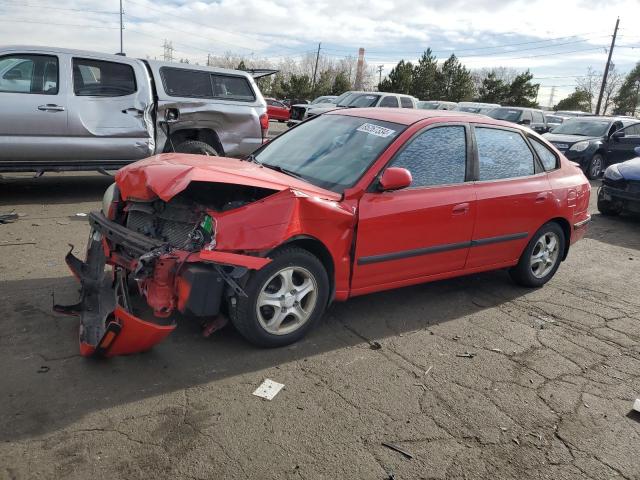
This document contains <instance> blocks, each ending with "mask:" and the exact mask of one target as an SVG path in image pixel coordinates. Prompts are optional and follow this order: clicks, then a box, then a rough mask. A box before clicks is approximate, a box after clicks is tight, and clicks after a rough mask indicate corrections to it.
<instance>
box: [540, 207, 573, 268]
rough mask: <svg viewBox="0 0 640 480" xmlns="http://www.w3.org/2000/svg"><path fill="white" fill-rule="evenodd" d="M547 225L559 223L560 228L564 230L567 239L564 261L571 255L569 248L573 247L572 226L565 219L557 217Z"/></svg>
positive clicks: (563, 255)
mask: <svg viewBox="0 0 640 480" xmlns="http://www.w3.org/2000/svg"><path fill="white" fill-rule="evenodd" d="M545 223H557V224H558V225H559V226H560V228H562V232H563V233H564V239H565V246H564V253H563V254H562V260H563V261H564V260H565V259H566V258H567V255H568V254H569V247H570V245H571V224H570V223H569V221H568V220H567V219H566V218H564V217H555V218H552V219H551V220H549V221H548V222H545Z"/></svg>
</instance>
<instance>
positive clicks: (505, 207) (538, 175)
mask: <svg viewBox="0 0 640 480" xmlns="http://www.w3.org/2000/svg"><path fill="white" fill-rule="evenodd" d="M473 130H474V137H475V143H476V158H477V162H476V163H475V168H476V170H477V171H476V172H475V175H476V178H477V179H478V180H477V181H476V182H475V191H476V195H477V205H478V207H477V210H478V212H477V217H476V223H475V229H474V232H473V240H472V246H471V250H470V251H469V258H468V260H467V268H469V269H473V268H482V267H487V266H491V265H495V266H496V267H499V266H502V265H504V264H505V263H509V262H515V261H517V259H518V258H519V257H520V254H521V253H522V251H523V250H524V248H525V246H526V245H527V242H528V241H529V237H531V236H532V235H533V233H534V232H535V231H536V230H537V229H538V228H539V227H540V226H542V225H543V224H544V223H545V222H546V221H547V220H548V219H550V218H552V215H553V213H552V212H554V207H553V198H552V195H551V185H550V184H549V180H548V178H547V174H546V173H545V172H544V169H543V168H542V166H541V165H539V164H538V162H537V160H536V159H535V157H534V154H533V150H532V149H531V147H530V146H529V144H528V143H527V141H526V140H525V138H524V137H523V135H522V133H521V132H520V131H519V130H516V129H510V128H507V127H495V126H491V125H480V124H477V125H475V126H474V127H473Z"/></svg>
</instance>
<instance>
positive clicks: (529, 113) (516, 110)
mask: <svg viewBox="0 0 640 480" xmlns="http://www.w3.org/2000/svg"><path fill="white" fill-rule="evenodd" d="M487 115H488V116H490V117H491V118H495V119H496V120H504V121H506V122H511V123H516V124H518V125H524V126H526V127H529V128H530V129H531V130H533V131H534V132H537V133H540V134H542V133H546V132H548V131H549V127H547V121H546V120H545V118H544V114H543V113H542V110H538V109H536V108H525V107H500V108H495V109H493V110H491V111H490V112H488V113H487Z"/></svg>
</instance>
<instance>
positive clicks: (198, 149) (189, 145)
mask: <svg viewBox="0 0 640 480" xmlns="http://www.w3.org/2000/svg"><path fill="white" fill-rule="evenodd" d="M176 152H178V153H193V154H196V155H208V156H210V157H217V156H218V152H216V149H215V148H213V147H212V146H211V145H209V144H208V143H205V142H201V141H200V140H185V141H184V142H182V143H181V144H179V145H178V146H177V147H176Z"/></svg>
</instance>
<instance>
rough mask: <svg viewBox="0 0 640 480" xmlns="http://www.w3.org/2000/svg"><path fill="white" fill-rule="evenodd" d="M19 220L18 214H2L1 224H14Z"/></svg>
mask: <svg viewBox="0 0 640 480" xmlns="http://www.w3.org/2000/svg"><path fill="white" fill-rule="evenodd" d="M17 219H18V214H17V213H13V212H11V213H0V223H12V222H15V221H16V220H17Z"/></svg>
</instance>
